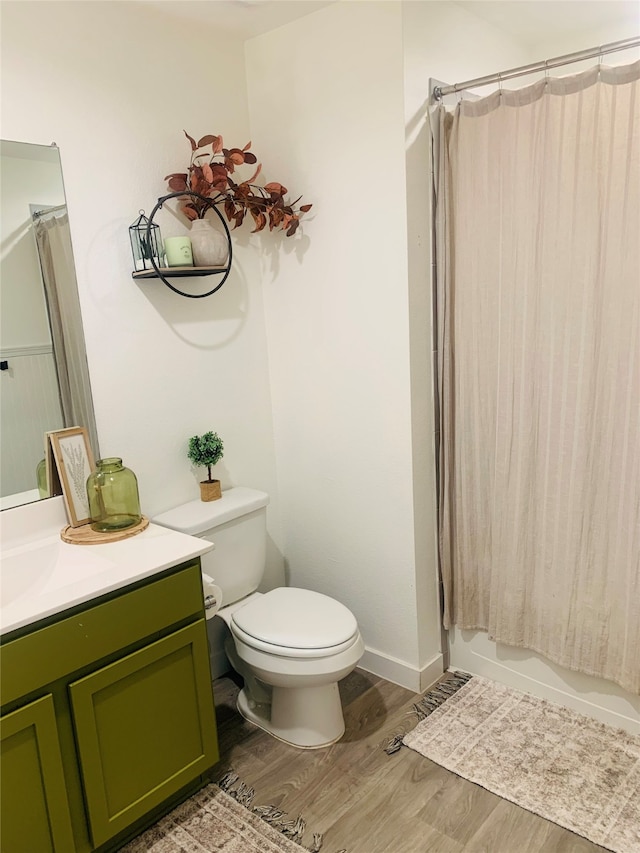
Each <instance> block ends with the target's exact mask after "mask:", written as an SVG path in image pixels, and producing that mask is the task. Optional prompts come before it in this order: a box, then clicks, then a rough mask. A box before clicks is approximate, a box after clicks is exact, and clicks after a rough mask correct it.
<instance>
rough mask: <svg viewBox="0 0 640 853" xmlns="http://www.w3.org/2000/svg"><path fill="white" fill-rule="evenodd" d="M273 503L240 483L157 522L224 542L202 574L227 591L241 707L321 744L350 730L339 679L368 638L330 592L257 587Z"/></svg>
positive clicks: (275, 729)
mask: <svg viewBox="0 0 640 853" xmlns="http://www.w3.org/2000/svg"><path fill="white" fill-rule="evenodd" d="M268 503H269V496H268V495H267V494H266V493H265V492H260V491H256V490H254V489H248V488H243V487H235V488H232V489H227V490H225V491H224V492H223V493H222V497H221V498H220V499H218V500H214V501H210V502H203V501H200V500H194V501H190V502H189V503H186V504H182V505H181V506H178V507H175V508H174V509H171V510H168V511H167V512H164V513H162V514H160V515H158V516H157V517H156V518H154V519H153V522H154V523H155V524H160V525H162V526H164V527H169V528H171V529H172V530H177V531H180V532H181V533H187V534H189V535H191V536H198V537H199V538H201V539H206V540H208V541H209V542H213V543H214V545H215V547H214V549H213V550H212V551H210V552H209V553H207V554H204V555H203V556H202V557H201V560H202V572H203V575H206V576H208V577H210V578H213V580H214V582H215V584H216V585H217V586H218V587H219V588H220V589H221V591H222V601H221V604H222V606H221V607H220V609H219V610H218V611H217V614H216V616H215V617H214V619H218V618H219V619H222V620H223V621H224V622H225V623H226V625H227V626H228V628H229V633H228V635H227V639H226V641H225V651H226V653H227V657H228V658H229V661H230V663H231V665H232V667H233V668H234V669H235V670H236V672H238V673H239V674H240V675H241V676H242V677H243V679H244V687H243V689H242V690H241V691H240V694H239V696H238V701H237V707H238V711H239V712H240V714H242V716H243V717H244V718H245V719H247V720H249V722H251V723H254V724H255V725H256V726H259V727H260V728H261V729H264V730H265V731H266V732H269V734H271V735H273V736H274V737H277V738H279V739H280V740H282V741H284V742H285V743H288V744H291V745H292V746H297V747H301V748H304V749H318V748H320V747H323V746H329V744H332V743H335V742H336V741H337V740H340V738H341V737H342V735H343V734H344V717H343V714H342V705H341V702H340V694H339V692H338V681H340V679H341V678H344V677H345V676H346V675H348V674H349V673H350V672H352V671H353V669H354V668H355V667H356V666H357V664H358V661H359V660H360V658H361V657H362V654H363V652H364V643H363V640H362V637H361V635H360V631H359V629H358V623H357V621H356V619H355V616H354V615H353V614H352V613H351V611H350V610H349V609H348V608H347V607H345V606H344V605H343V604H341V603H340V602H339V601H336V600H335V599H333V598H330V597H329V596H326V595H322V594H321V593H318V592H312V591H311V590H306V589H298V588H295V587H281V588H278V589H274V590H271V591H270V592H266V593H260V592H257V589H258V586H259V584H260V581H261V580H262V576H263V573H264V567H265V559H266V545H267V525H266V514H267V509H266V508H267V504H268ZM218 604H220V602H219V603H218Z"/></svg>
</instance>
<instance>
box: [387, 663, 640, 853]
mask: <svg viewBox="0 0 640 853" xmlns="http://www.w3.org/2000/svg"><path fill="white" fill-rule="evenodd" d="M456 676H457V677H458V682H457V684H452V685H449V687H447V686H446V682H445V684H444V685H439V686H438V687H437V688H436V693H435V696H432V694H431V693H429V694H427V696H426V697H425V700H426V701H425V702H424V703H420V704H419V705H418V706H417V707H416V710H417V712H418V713H419V714H420V715H421V716H423V717H424V719H423V720H422V721H421V722H419V723H418V725H417V726H416V728H415V729H414V730H413V731H411V732H409V733H408V734H406V735H404V737H403V738H402V743H404V744H405V745H406V746H408V747H410V748H411V749H413V750H415V751H416V752H419V753H420V754H421V755H424V756H425V757H426V758H429V759H431V761H435V762H436V763H437V764H440V765H441V766H442V767H445V768H446V769H447V770H451V771H453V772H454V773H456V774H457V775H458V776H462V777H463V778H464V779H468V780H470V781H471V782H475V783H476V784H478V785H481V786H482V787H483V788H486V789H487V790H489V791H492V792H493V793H494V794H498V795H499V796H500V797H503V798H504V799H506V800H509V801H511V802H512V803H516V805H518V806H521V807H522V808H525V809H528V810H529V811H531V812H534V813H535V814H538V815H540V816H541V817H544V818H546V819H547V820H550V821H553V822H554V823H557V824H559V825H560V826H563V827H565V828H566V829H570V830H571V831H572V832H575V833H577V834H578V835H582V836H583V837H584V838H587V839H589V840H590V841H593V842H594V843H595V844H600V845H601V846H603V847H606V848H608V849H609V850H613V851H616V853H640V737H638V736H636V735H632V734H630V733H629V732H626V731H624V730H622V729H615V728H613V727H611V726H607V725H605V724H604V723H600V722H598V721H596V720H593V719H592V718H591V717H586V716H584V715H582V714H578V713H577V712H575V711H572V710H570V709H569V708H565V707H563V706H561V705H556V704H554V703H552V702H548V701H546V700H544V699H538V698H537V697H535V696H531V695H529V694H527V693H521V692H520V691H518V690H513V689H512V688H510V687H505V686H504V685H501V684H497V683H495V682H493V681H489V680H487V679H485V678H480V677H479V676H473V677H472V678H471V677H470V676H466V675H465V674H464V673H455V674H454V676H453V677H454V678H455V677H456ZM462 679H464V680H462ZM460 683H461V684H460ZM443 687H444V690H445V694H444V695H443ZM447 690H448V691H449V695H446V691H447ZM396 747H397V748H398V749H399V748H400V745H399V744H398V743H397V739H395V740H394V741H393V742H392V743H391V744H390V746H389V748H388V749H387V751H388V752H392V751H394V749H395V748H396Z"/></svg>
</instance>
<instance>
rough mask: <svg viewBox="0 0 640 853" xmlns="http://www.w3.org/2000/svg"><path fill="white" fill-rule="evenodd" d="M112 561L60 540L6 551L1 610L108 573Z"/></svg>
mask: <svg viewBox="0 0 640 853" xmlns="http://www.w3.org/2000/svg"><path fill="white" fill-rule="evenodd" d="M113 567H114V563H113V562H112V561H111V560H105V559H104V558H103V557H101V556H100V555H99V554H95V553H87V551H86V549H84V548H79V547H77V546H73V545H68V546H65V543H64V542H62V540H61V539H60V537H59V536H56V537H55V538H53V539H51V538H49V539H44V540H41V541H37V542H33V543H30V544H28V545H22V546H18V547H17V548H13V549H12V550H8V551H6V550H4V549H3V551H2V569H1V572H2V574H1V579H2V583H1V584H0V607H1V608H2V609H4V608H5V607H7V606H8V605H10V604H13V603H14V602H17V601H20V599H22V598H24V597H25V596H29V597H31V598H35V597H39V596H42V595H47V594H48V593H51V592H55V591H56V590H61V589H64V588H65V587H70V586H73V585H74V584H77V583H83V582H85V581H86V580H87V579H88V578H90V577H93V576H95V575H99V574H102V573H103V572H108V571H109V570H110V569H111V568H113Z"/></svg>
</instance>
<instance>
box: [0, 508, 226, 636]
mask: <svg viewBox="0 0 640 853" xmlns="http://www.w3.org/2000/svg"><path fill="white" fill-rule="evenodd" d="M66 524H67V518H66V514H65V510H64V503H63V500H62V498H50V499H49V500H46V501H38V502H37V503H34V504H28V505H26V506H21V507H15V508H12V509H7V510H4V511H2V512H0V525H1V527H2V550H1V551H0V631H1V633H3V634H6V633H9V632H11V631H14V630H16V629H18V628H22V627H24V626H26V625H31V624H33V623H35V622H38V621H39V620H41V619H44V618H45V617H48V616H52V615H54V614H57V613H62V612H63V611H65V610H68V609H69V608H71V607H75V606H76V605H78V604H83V603H85V602H88V601H91V600H92V599H94V598H97V597H99V596H102V595H106V594H107V593H110V592H114V591H116V590H119V589H122V588H123V587H126V586H128V585H130V584H132V583H136V582H137V581H140V580H142V579H144V578H148V577H151V576H152V575H154V574H157V573H158V572H161V571H163V570H164V569H168V568H171V567H172V566H177V565H180V563H185V562H187V561H188V560H191V559H193V558H194V557H199V556H200V555H202V554H206V552H207V551H210V550H211V549H212V548H213V544H212V543H211V542H206V541H205V540H203V539H197V538H196V537H194V536H186V535H185V534H183V533H177V532H175V531H173V530H169V529H168V528H166V527H160V526H159V525H157V524H150V525H149V527H147V529H146V530H144V531H143V532H142V533H138V534H137V535H135V536H131V537H129V538H128V539H122V540H118V541H112V542H107V543H105V544H101V545H71V544H69V543H68V542H63V541H62V539H61V538H60V531H61V530H62V528H63V527H65V526H66Z"/></svg>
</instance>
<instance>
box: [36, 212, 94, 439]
mask: <svg viewBox="0 0 640 853" xmlns="http://www.w3.org/2000/svg"><path fill="white" fill-rule="evenodd" d="M33 227H34V233H35V238H36V245H37V247H38V254H39V256H40V267H41V269H42V279H43V282H44V288H45V294H46V297H47V304H48V307H49V319H50V324H51V338H52V342H53V353H54V358H55V363H56V370H57V373H58V383H59V386H60V402H61V405H62V412H63V416H64V422H65V426H84V427H87V429H88V430H89V438H90V442H91V447H92V449H93V450H94V452H96V453H97V448H98V440H97V435H96V433H95V427H94V425H93V409H92V404H91V400H92V397H91V387H90V385H89V371H88V367H87V361H86V354H85V344H84V333H83V329H82V316H81V314H80V306H79V304H78V298H77V284H76V277H75V268H74V263H73V252H72V248H71V234H70V230H69V218H68V216H67V211H66V207H65V206H63V207H62V208H55V209H52V210H51V211H45V212H42V213H39V214H35V215H34V218H33Z"/></svg>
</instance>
